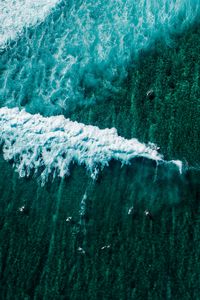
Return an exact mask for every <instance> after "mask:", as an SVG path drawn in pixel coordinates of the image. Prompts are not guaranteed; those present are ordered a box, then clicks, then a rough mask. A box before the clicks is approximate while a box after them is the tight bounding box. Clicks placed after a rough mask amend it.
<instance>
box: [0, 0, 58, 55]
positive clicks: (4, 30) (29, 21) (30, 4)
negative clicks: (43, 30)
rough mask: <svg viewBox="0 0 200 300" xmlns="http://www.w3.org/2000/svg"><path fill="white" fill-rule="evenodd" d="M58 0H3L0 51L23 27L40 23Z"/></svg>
mask: <svg viewBox="0 0 200 300" xmlns="http://www.w3.org/2000/svg"><path fill="white" fill-rule="evenodd" d="M59 1H60V0H34V1H32V0H17V1H15V0H4V1H3V2H1V4H0V19H1V26H0V51H1V50H3V49H4V48H5V47H6V44H7V42H8V41H11V40H14V39H16V38H17V36H20V35H21V33H22V31H23V29H24V28H25V27H30V26H34V25H35V24H37V23H39V22H42V21H43V20H44V19H45V18H46V16H47V15H48V14H49V13H50V12H51V10H52V9H53V8H54V7H55V6H56V5H57V4H58V3H59Z"/></svg>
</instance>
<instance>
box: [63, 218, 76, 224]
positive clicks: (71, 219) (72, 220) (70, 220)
mask: <svg viewBox="0 0 200 300" xmlns="http://www.w3.org/2000/svg"><path fill="white" fill-rule="evenodd" d="M65 221H66V222H67V223H69V224H71V225H77V222H75V221H74V219H73V218H72V217H68V218H67V219H66V220H65Z"/></svg>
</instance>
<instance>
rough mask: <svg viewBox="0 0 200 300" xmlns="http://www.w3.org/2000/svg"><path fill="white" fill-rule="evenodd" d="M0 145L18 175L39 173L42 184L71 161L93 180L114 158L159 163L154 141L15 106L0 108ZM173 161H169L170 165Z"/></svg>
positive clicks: (61, 173)
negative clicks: (121, 134) (139, 158)
mask: <svg viewBox="0 0 200 300" xmlns="http://www.w3.org/2000/svg"><path fill="white" fill-rule="evenodd" d="M0 128H1V132H0V144H1V146H2V149H3V156H4V158H5V160H7V161H11V162H12V163H13V165H14V166H15V168H16V170H17V171H18V172H19V175H20V177H24V176H29V175H30V174H32V173H33V171H34V172H35V173H37V172H39V173H40V178H41V182H42V185H43V184H44V183H45V182H46V181H47V180H48V178H49V175H50V174H51V175H52V176H53V177H55V176H56V175H58V176H60V177H64V176H67V175H69V167H70V164H71V163H76V164H78V165H84V166H85V167H86V169H87V170H88V171H89V173H90V174H91V176H92V178H93V179H95V178H96V176H97V174H98V172H99V170H101V169H103V168H104V167H105V166H108V164H109V162H110V161H111V160H112V159H114V160H118V161H120V162H121V163H122V165H124V164H129V163H130V161H131V160H132V159H133V158H135V157H145V158H148V159H152V160H155V161H157V162H163V157H162V155H161V154H159V152H158V148H157V147H156V146H155V145H154V144H148V145H145V144H142V143H140V142H139V141H138V140H137V139H135V138H133V139H130V140H128V139H125V138H123V137H121V136H119V135H118V134H117V130H116V129H115V128H111V129H99V128H98V127H96V126H91V125H84V124H81V123H77V122H72V121H70V120H69V119H65V118H64V117H63V116H53V117H47V118H45V117H43V116H41V115H39V114H35V115H31V114H29V113H27V112H25V111H24V110H21V111H20V110H19V109H18V108H13V109H9V108H7V107H3V108H1V109H0ZM175 162H177V161H173V164H174V163H175Z"/></svg>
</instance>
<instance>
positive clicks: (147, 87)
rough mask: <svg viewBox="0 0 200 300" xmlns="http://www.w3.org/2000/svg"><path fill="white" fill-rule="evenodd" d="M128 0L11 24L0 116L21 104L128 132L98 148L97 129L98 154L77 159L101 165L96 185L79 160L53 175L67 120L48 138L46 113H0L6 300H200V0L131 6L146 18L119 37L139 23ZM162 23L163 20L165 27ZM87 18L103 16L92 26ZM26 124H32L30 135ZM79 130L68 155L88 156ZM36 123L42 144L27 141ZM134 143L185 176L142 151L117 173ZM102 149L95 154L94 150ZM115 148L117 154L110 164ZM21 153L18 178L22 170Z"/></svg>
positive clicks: (0, 258) (0, 239)
mask: <svg viewBox="0 0 200 300" xmlns="http://www.w3.org/2000/svg"><path fill="white" fill-rule="evenodd" d="M50 2H51V5H53V3H54V1H50ZM5 3H8V2H7V1H5ZM55 3H56V1H55ZM131 3H132V2H131V1H119V5H118V6H117V7H116V10H115V13H113V14H112V13H111V12H112V11H113V8H114V7H115V4H116V3H115V1H113V3H111V2H110V1H108V5H107V6H106V9H105V10H103V2H101V3H100V2H98V1H96V2H95V3H91V4H90V5H89V1H88V3H87V4H88V5H85V1H78V2H77V3H76V5H75V4H74V1H69V2H68V4H67V5H66V3H65V2H64V1H60V2H59V3H57V5H56V6H55V7H54V8H53V10H52V11H51V13H49V11H48V10H46V8H45V10H44V11H43V13H41V15H40V16H41V18H40V22H39V23H37V18H36V21H35V18H31V19H30V20H29V19H28V17H29V12H28V9H29V7H27V16H28V17H27V18H26V26H27V27H25V28H23V27H22V26H21V24H18V25H19V26H18V28H17V30H18V31H19V32H18V34H17V38H15V39H12V40H10V39H8V40H6V43H5V45H4V46H2V47H1V53H0V72H1V73H0V107H1V108H2V107H4V106H6V105H7V106H9V107H10V108H11V107H18V108H20V109H22V108H25V109H26V110H27V111H28V112H31V113H36V112H37V113H38V112H40V113H42V114H43V115H44V116H49V115H57V114H60V113H62V114H64V116H65V117H70V119H71V120H72V121H78V122H82V123H84V124H86V125H93V126H98V127H99V128H100V129H105V128H113V127H114V128H116V129H117V132H118V135H119V136H121V137H122V138H120V137H119V139H115V140H112V139H111V138H109V134H108V135H105V137H104V135H103V134H102V131H101V130H100V129H99V128H97V131H96V132H97V133H98V134H99V132H101V134H102V135H103V137H102V138H99V140H98V139H97V134H96V132H95V134H93V135H92V134H88V136H86V137H85V136H84V139H83V140H84V141H88V139H91V140H92V139H93V140H94V141H97V142H96V144H97V146H96V144H95V142H94V143H92V145H94V149H95V151H96V152H95V151H93V152H92V154H93V153H94V156H92V159H93V160H90V157H89V155H88V156H87V154H88V152H87V151H85V152H84V155H86V156H84V159H85V161H86V162H87V163H85V165H86V166H87V164H90V163H91V164H92V163H94V164H95V163H96V164H98V163H99V161H100V162H101V161H102V164H103V163H104V164H105V166H106V167H105V168H104V169H102V170H101V168H100V170H99V173H98V174H97V176H96V178H95V180H94V177H93V179H92V178H91V176H90V175H91V174H90V172H89V168H87V169H86V168H85V165H81V162H82V161H83V158H82V156H81V155H80V157H81V159H79V160H75V161H74V160H72V162H71V164H70V165H69V166H68V167H69V176H61V177H59V176H57V175H58V174H57V173H56V172H55V168H56V167H55V166H57V162H59V160H56V159H58V158H59V155H60V157H61V156H62V158H66V156H65V153H64V152H63V149H62V151H61V152H59V151H60V149H59V147H58V145H57V144H58V141H60V140H61V141H62V137H63V135H62V132H68V131H67V129H66V128H64V125H63V128H64V129H63V128H62V126H60V125H59V126H58V128H57V127H56V125H57V124H58V123H59V122H58V120H60V119H59V117H56V116H55V117H54V118H55V119H50V120H56V121H55V124H54V123H53V122H52V123H53V124H52V127H55V128H54V129H55V130H54V131H55V132H57V136H58V139H56V138H55V134H54V131H51V130H49V128H50V129H51V128H52V127H48V126H46V125H45V124H48V122H50V121H48V122H47V118H43V117H42V116H40V117H37V116H36V115H34V116H33V118H30V115H29V114H26V113H24V116H25V117H24V119H23V120H25V121H23V122H22V123H20V118H19V114H17V113H16V118H14V117H13V116H11V117H9V118H8V119H6V117H5V116H4V115H3V116H2V114H1V115H0V117H1V120H0V121H1V122H0V124H4V123H3V121H5V120H7V121H6V122H7V123H5V124H6V126H4V127H3V128H4V129H3V130H4V132H2V131H3V130H2V128H0V130H1V132H0V134H1V135H0V144H1V149H0V150H1V153H0V300H1V299H2V300H15V299H16V300H21V299H23V300H32V299H34V300H40V299H44V300H46V299H50V300H51V299H52V300H57V299H58V300H68V299H69V300H88V299H89V300H99V299H100V300H102V299H104V300H107V299H113V300H129V299H130V300H132V299H133V300H135V299H138V300H140V299H141V300H143V299H149V300H157V299H158V300H159V299H172V300H176V299H177V300H180V299H183V300H188V299H195V300H196V299H199V295H200V288H199V287H200V276H199V274H200V272H199V270H200V261H199V257H200V243H199V232H200V206H199V199H200V171H199V166H200V160H199V157H200V147H199V140H200V135H199V134H200V130H199V128H200V109H199V108H200V94H199V91H200V56H199V53H200V49H199V48H200V46H199V45H200V27H199V24H198V22H197V16H199V6H198V5H199V1H192V0H191V1H183V2H180V1H169V2H167V1H160V2H159V3H160V4H159V5H160V6H159V7H157V6H156V5H155V4H154V5H153V4H152V5H150V6H148V5H147V6H145V5H146V4H145V3H150V2H148V1H140V2H137V3H139V4H138V5H136V12H141V11H142V12H143V14H144V16H146V20H147V21H146V22H142V21H141V22H142V23H141V24H140V25H141V26H140V31H138V35H135V36H134V37H135V39H134V41H132V40H131V33H130V32H129V34H126V30H127V28H129V25H130V22H131V21H134V22H136V23H137V18H136V17H135V18H134V20H133V19H131V16H132V14H131V12H130V9H129V8H130V6H131ZM152 3H153V2H152ZM174 3H176V4H177V5H176V9H172V10H171V7H174V6H173V4H174ZM0 5H1V4H0ZM42 5H43V1H41V6H42ZM154 6H156V7H157V8H160V14H158V11H156V10H155V7H154ZM30 7H32V6H31V5H30ZM141 7H143V10H141ZM163 7H164V8H163ZM32 8H33V10H34V7H32ZM161 8H162V9H161ZM121 11H123V14H122V15H121V14H120V13H121ZM149 11H150V14H147V13H148V12H149ZM46 12H48V13H49V15H48V16H47V15H46V14H47V13H46ZM153 12H154V13H153ZM155 12H156V13H157V14H155ZM170 12H171V15H170ZM13 13H14V12H13ZM70 13H71V14H70ZM152 15H153V16H157V17H155V19H154V18H153V19H152ZM0 16H1V14H0ZM19 16H20V14H19V13H16V15H15V18H17V17H19ZM134 16H135V15H134ZM163 16H168V17H166V18H164V20H165V21H166V23H165V22H163V18H162V17H163ZM170 16H171V17H170ZM172 16H173V17H172ZM43 17H44V18H43ZM45 17H46V18H45ZM100 17H101V18H100ZM118 17H119V18H118ZM67 18H69V19H68V20H69V21H70V22H69V23H67V22H66V20H67ZM102 18H103V19H102ZM80 20H81V21H83V23H81V22H80ZM91 20H93V22H94V23H95V20H97V21H96V23H95V26H96V27H95V28H94V29H95V30H96V31H95V30H94V32H93V31H92V26H93V25H94V23H91ZM102 20H103V22H102ZM144 20H145V19H144ZM152 20H154V21H152ZM122 21H124V23H123V22H122ZM31 22H32V26H30V24H31ZM36 23H37V24H36ZM101 23H102V24H103V25H102V27H101V26H100V25H101ZM73 24H75V25H74V27H73V26H72V25H73ZM113 24H115V28H113ZM8 25H9V23H8ZM86 25H87V26H89V27H87V26H86ZM136 25H137V24H136ZM158 25H159V26H158ZM98 26H100V29H99V28H98ZM8 27H9V26H8ZM2 28H3V26H2ZM5 28H7V27H5ZM22 28H23V29H22ZM112 28H113V31H112V32H111V35H110V37H111V40H109V39H108V38H106V37H107V36H108V35H109V30H111V29H112ZM147 28H148V29H149V28H151V30H150V31H147ZM155 28H157V29H158V30H157V31H156V32H155ZM11 29H12V28H11ZM97 29H98V30H97ZM107 29H109V30H108V31H106V30H107ZM70 30H71V31H70ZM9 32H10V31H9ZM100 33H102V34H103V36H102V39H99V40H98V37H99V34H100ZM9 34H10V36H9V37H12V38H13V37H14V36H15V35H14V36H13V32H10V33H9ZM67 34H69V36H67ZM145 36H146V37H147V39H142V38H141V37H145ZM4 37H5V36H3V38H4ZM67 37H69V38H70V41H71V43H67V42H66V41H67ZM122 37H123V38H122ZM120 38H122V39H120ZM148 38H149V39H148ZM150 38H151V39H150ZM91 39H92V40H91ZM93 39H94V40H93ZM110 41H112V43H111V42H110ZM120 41H121V42H122V41H124V44H123V45H122V44H120ZM49 45H51V47H49ZM119 45H121V47H122V48H120V47H118V46H119ZM83 46H84V47H85V46H87V47H85V48H84V47H83ZM129 46H130V47H129ZM101 47H102V48H101ZM98 49H101V51H102V52H101V51H100V50H99V51H100V52H101V54H102V55H103V54H104V57H103V58H102V57H101V56H100V55H99V53H100V52H98ZM102 49H104V51H103V50H102ZM124 50H127V51H128V52H126V55H124ZM106 51H107V52H106ZM67 55H68V57H67ZM66 57H67V58H66ZM76 59H77V60H76ZM102 61H104V64H101V63H102ZM68 67H69V69H66V68H68ZM67 80H69V81H68V84H67ZM70 80H71V81H70ZM149 95H150V96H149ZM8 115H9V114H8ZM8 115H7V116H8ZM22 115H23V113H22ZM27 115H28V117H27ZM9 116H10V115H9ZM26 118H27V120H26ZM34 118H36V119H37V121H38V123H37V122H35V121H32V120H34ZM28 119H30V121H29V122H30V123H31V122H32V123H31V125H30V128H28V129H27V128H26V126H24V124H25V125H26V124H27V123H28ZM2 120H3V121H2ZM40 120H42V122H41V123H40ZM63 120H64V117H63ZM68 122H69V121H66V119H65V121H63V123H64V124H68ZM28 124H29V123H28ZM35 124H37V125H38V124H39V125H38V127H36V126H35ZM41 124H42V125H41ZM84 124H83V126H85V125H84ZM20 126H21V127H20ZM45 126H46V127H45ZM66 126H67V125H66ZM72 127H73V126H72ZM79 127H80V124H78V125H77V127H75V133H76V130H77V134H74V135H71V139H73V143H72V142H71V140H70V138H68V135H65V137H66V136H67V138H66V139H68V140H67V141H66V140H65V142H66V144H67V147H66V148H69V149H70V151H71V152H70V153H75V152H76V151H77V152H78V151H79V148H80V154H82V152H81V151H82V144H81V139H80V140H79V139H77V143H76V142H74V137H75V138H77V136H78V134H79V133H81V134H82V131H81V130H79ZM5 128H6V129H5ZM32 128H33V130H32ZM44 128H45V130H46V132H47V133H48V134H50V139H49V140H48V142H49V141H50V142H49V144H48V143H46V141H45V139H44V140H42V138H40V140H38V136H37V135H35V132H36V133H37V132H39V133H40V134H41V133H42V130H44ZM77 128H78V129H77ZM92 128H93V127H92ZM15 129H16V130H15ZM108 132H111V131H108ZM7 133H9V135H8V134H7ZM69 133H70V130H69ZM69 135H70V134H69ZM27 136H28V137H29V139H27ZM7 137H9V138H7ZM123 137H124V138H125V139H123ZM132 138H138V139H139V141H141V143H148V142H152V143H156V144H157V145H158V146H159V147H160V150H159V153H160V154H164V158H165V159H166V160H168V161H170V160H174V159H180V160H181V161H183V172H182V173H180V172H179V169H178V168H177V166H176V165H175V164H173V163H167V161H165V163H164V162H163V163H158V161H157V160H153V159H147V158H145V157H142V156H141V157H137V156H138V155H136V157H135V158H133V159H131V160H130V164H128V165H124V166H122V165H121V163H120V162H119V161H116V156H117V154H118V152H117V151H119V152H120V151H121V153H122V156H123V159H125V158H127V156H128V155H129V154H130V155H131V153H132V152H131V151H130V152H129V151H128V149H124V148H126V147H125V145H126V143H127V145H128V143H129V141H130V139H132ZM3 139H4V140H3ZM2 140H3V142H5V141H6V142H5V143H4V145H3V144H2ZM41 140H42V142H43V144H41ZM22 141H23V145H22ZM111 141H112V143H111ZM118 141H119V145H120V147H119V146H118V144H117V142H118ZM51 142H52V143H51ZM13 143H16V144H15V145H16V148H15V147H13V148H12V146H13ZM20 143H21V145H22V146H23V147H22V148H20ZM26 143H27V145H26ZM104 143H105V144H104ZM138 143H139V142H138ZM46 144H47V148H49V149H48V151H49V153H53V152H51V151H52V149H53V150H55V152H56V151H57V152H56V159H55V160H54V156H53V155H49V156H48V155H47V157H46V159H47V160H46V161H45V162H46V164H47V166H48V168H47V169H48V170H47V172H49V174H48V178H47V179H48V180H47V181H45V184H44V186H41V177H40V174H41V173H42V171H43V170H44V161H42V159H41V157H42V155H43V154H44V148H45V147H46ZM60 144H62V143H60ZM60 144H59V145H60ZM139 144H140V143H139ZM41 145H43V147H42V148H41ZM49 145H50V146H51V147H49ZM52 145H53V146H52ZM72 145H73V147H74V148H73V147H72ZM99 145H100V147H102V149H103V150H100V151H97V149H99V148H98V147H99ZM105 145H106V147H104V146H105ZM36 146H37V147H36ZM114 146H115V147H116V148H115V147H114ZM151 146H152V145H151ZM3 147H4V149H3ZM34 147H35V148H34ZM103 147H104V148H106V150H105V149H104V148H103ZM112 147H113V148H112ZM152 147H153V146H152ZM14 148H15V149H14ZM50 148H51V149H50ZM27 149H28V150H27ZM35 149H36V150H37V149H39V150H37V151H36V156H37V159H35V160H34V163H33V161H31V159H32V156H31V155H32V153H33V152H34V150H35ZM73 149H76V151H74V152H73ZM100 149H101V148H100ZM110 149H111V150H112V151H113V153H114V154H113V153H111V155H110V156H109V155H107V152H106V151H108V150H110ZM113 149H114V150H113ZM145 149H146V148H145ZM147 149H149V148H148V146H147ZM115 150H116V151H115ZM3 151H4V152H3ZM6 151H7V152H6ZM26 151H27V153H28V154H30V156H28V158H30V157H31V159H30V160H28V159H27V156H26V155H24V154H26ZM156 151H157V148H156ZM5 152H6V153H8V156H9V157H10V158H8V159H7V160H8V161H5ZM66 152H67V151H66ZM57 153H58V155H57ZM67 153H69V152H67ZM96 153H98V156H96ZM109 153H110V152H109ZM138 153H139V152H137V151H136V154H138ZM3 154H4V156H3ZM156 155H158V156H159V154H157V152H156ZM124 157H125V158H124ZM131 157H132V156H131ZM154 158H155V157H154ZM23 159H24V169H22V173H23V174H22V173H20V172H19V173H18V172H16V169H17V166H19V165H23V164H22V162H23ZM40 159H41V160H40ZM48 159H49V160H51V159H52V161H51V162H52V164H50V167H49V165H48V163H49V160H48ZM70 159H71V156H70ZM114 159H115V160H114ZM39 162H41V163H39ZM107 162H109V165H108V166H107ZM20 163H21V164H20ZM54 163H55V164H54ZM52 165H53V167H52ZM28 167H30V170H31V171H30V172H29V171H28V170H29V168H28ZM35 169H37V170H38V173H34V170H35ZM59 170H60V169H59ZM26 172H27V173H26ZM28 173H30V174H29V175H30V176H25V175H27V174H28ZM58 173H59V172H58ZM19 174H20V175H21V177H20V176H19ZM55 174H56V176H54V175H55ZM22 175H23V176H22ZM22 177H23V178H22Z"/></svg>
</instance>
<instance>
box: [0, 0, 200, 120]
mask: <svg viewBox="0 0 200 300" xmlns="http://www.w3.org/2000/svg"><path fill="white" fill-rule="evenodd" d="M56 3H57V0H49V1H43V0H40V1H34V4H33V3H32V2H31V1H29V0H23V1H21V0H18V1H11V2H10V1H8V0H7V1H3V2H1V4H0V7H1V8H2V7H3V10H2V9H1V11H2V13H1V17H2V16H3V21H4V22H3V24H4V25H3V27H2V28H1V47H4V45H5V41H6V39H9V40H10V39H15V37H16V35H17V34H18V33H20V32H21V31H22V29H23V28H24V27H27V26H31V25H34V24H35V23H36V22H37V20H38V19H39V20H43V19H44V17H45V16H46V15H47V13H48V12H50V10H51V8H52V7H53V6H54V5H55V4H56ZM24 6H25V7H26V9H25V10H24ZM13 7H14V9H13ZM199 15H200V0H194V1H193V0H161V1H153V0H152V1H146V0H140V1H136V0H135V1H133V0H127V1H124V0H118V1H84V0H82V1H67V2H66V1H61V2H59V3H58V5H56V7H55V8H54V9H53V10H52V13H51V14H50V15H49V16H48V17H46V19H45V21H44V22H43V23H41V24H40V25H37V26H35V27H33V26H31V27H30V28H29V29H27V30H24V33H23V35H22V36H21V38H20V39H18V40H17V41H16V42H14V43H13V44H11V45H10V47H9V49H8V50H7V51H4V52H3V53H2V55H1V58H0V71H1V73H2V76H1V80H0V105H1V106H5V105H6V106H10V107H13V106H25V107H26V109H27V110H29V111H30V112H34V113H36V112H40V113H42V114H44V115H52V114H58V113H59V114H60V113H65V114H66V113H67V112H68V111H69V110H71V109H73V108H74V107H76V105H77V104H89V103H94V102H95V101H100V100H106V99H108V98H109V97H110V96H113V95H115V93H117V92H118V91H119V90H120V86H121V83H122V81H123V79H124V78H125V77H126V74H127V66H128V65H129V64H130V62H131V61H132V59H133V57H134V56H135V55H137V53H138V51H140V50H141V49H145V48H148V47H149V46H150V45H151V44H152V43H153V42H154V41H155V39H156V38H157V37H163V39H165V41H166V42H169V41H170V35H171V34H172V33H176V32H180V31H181V30H183V29H184V28H185V27H186V26H188V25H190V24H191V23H193V22H194V21H195V20H197V19H198V17H199ZM11 20H12V21H11Z"/></svg>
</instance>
